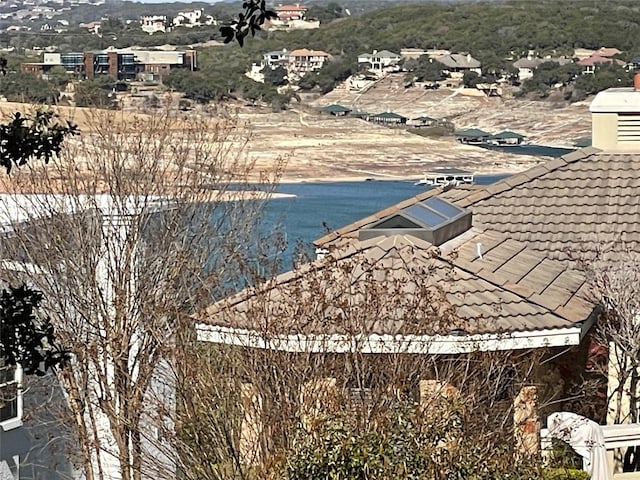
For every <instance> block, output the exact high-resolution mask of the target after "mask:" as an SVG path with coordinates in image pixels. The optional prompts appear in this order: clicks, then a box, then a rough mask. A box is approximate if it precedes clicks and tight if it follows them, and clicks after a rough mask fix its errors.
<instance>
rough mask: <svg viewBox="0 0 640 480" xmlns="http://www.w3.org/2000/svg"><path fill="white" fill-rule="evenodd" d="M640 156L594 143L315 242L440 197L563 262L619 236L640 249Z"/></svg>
mask: <svg viewBox="0 0 640 480" xmlns="http://www.w3.org/2000/svg"><path fill="white" fill-rule="evenodd" d="M639 172H640V155H638V154H632V153H603V152H601V151H600V150H598V149H597V148H593V147H588V148H585V149H583V150H578V151H575V152H572V153H569V154H567V155H564V156H563V157H560V158H556V159H553V160H550V161H548V162H546V163H545V164H543V165H539V166H537V167H534V168H532V169H529V170H527V171H525V172H523V173H520V174H517V175H513V176H511V177H508V178H506V179H504V180H501V181H499V182H497V183H494V184H492V185H487V186H483V187H479V188H478V187H476V188H472V189H470V188H468V187H465V188H460V187H456V188H453V189H451V190H449V191H446V192H444V193H443V192H442V190H440V189H433V190H427V191H425V192H423V193H421V194H420V195H417V196H416V197H413V198H411V199H408V200H405V201H404V202H401V203H399V204H398V205H394V206H392V207H389V208H387V209H385V210H382V211H380V212H377V213H376V214H374V215H371V216H369V217H367V218H364V219H362V220H360V221H358V222H355V223H353V224H351V225H347V226H345V227H343V228H341V229H339V230H337V231H335V232H332V233H330V234H328V235H325V236H324V237H322V238H320V239H318V240H316V242H315V244H316V245H317V246H323V247H329V246H331V245H344V244H346V243H349V242H351V241H353V239H355V238H357V235H358V232H357V231H358V230H359V229H360V228H362V227H365V226H367V225H370V224H372V223H374V222H376V221H378V220H380V219H381V218H383V217H386V216H387V215H389V214H391V213H394V212H396V211H397V210H399V209H402V208H405V207H407V206H409V205H412V204H413V203H416V202H418V201H421V200H423V199H425V198H427V197H429V196H432V195H440V196H441V197H442V198H445V199H447V200H449V201H450V202H452V203H455V204H456V205H458V206H460V207H463V208H468V209H470V210H471V211H472V214H473V225H474V226H475V227H479V228H483V229H488V230H493V231H496V232H499V233H501V234H503V235H506V236H508V237H509V238H510V239H513V240H517V241H521V242H524V243H526V244H527V246H528V247H529V248H530V249H532V250H536V251H539V252H544V253H545V255H546V256H549V257H551V258H556V259H560V260H564V259H567V258H568V253H569V252H570V251H578V250H579V251H583V250H590V249H594V248H596V247H597V246H598V245H600V244H606V243H610V242H615V241H617V240H621V241H623V242H625V244H626V246H627V247H629V248H633V249H635V250H640V195H639V194H638V192H640V175H639Z"/></svg>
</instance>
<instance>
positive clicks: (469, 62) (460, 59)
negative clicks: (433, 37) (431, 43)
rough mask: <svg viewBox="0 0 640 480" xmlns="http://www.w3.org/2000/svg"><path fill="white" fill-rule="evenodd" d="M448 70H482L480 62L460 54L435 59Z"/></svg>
mask: <svg viewBox="0 0 640 480" xmlns="http://www.w3.org/2000/svg"><path fill="white" fill-rule="evenodd" d="M435 60H436V61H437V62H440V63H442V64H443V65H444V66H445V67H448V68H480V62H479V61H478V60H476V59H475V58H473V57H471V56H470V55H469V56H467V55H462V54H460V53H452V54H450V55H443V56H441V57H437V58H436V59H435Z"/></svg>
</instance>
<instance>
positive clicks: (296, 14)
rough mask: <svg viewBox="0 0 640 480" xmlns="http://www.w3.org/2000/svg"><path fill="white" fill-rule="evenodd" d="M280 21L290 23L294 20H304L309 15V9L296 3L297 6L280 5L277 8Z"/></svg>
mask: <svg viewBox="0 0 640 480" xmlns="http://www.w3.org/2000/svg"><path fill="white" fill-rule="evenodd" d="M274 10H275V12H276V15H278V20H281V21H283V22H289V21H292V20H304V19H305V15H306V13H307V7H304V6H302V5H300V4H299V3H296V4H295V5H279V6H277V7H275V9H274Z"/></svg>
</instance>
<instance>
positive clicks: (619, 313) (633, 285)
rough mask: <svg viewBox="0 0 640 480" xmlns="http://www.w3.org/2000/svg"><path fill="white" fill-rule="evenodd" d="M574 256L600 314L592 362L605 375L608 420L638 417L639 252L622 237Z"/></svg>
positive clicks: (639, 409)
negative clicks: (600, 307) (619, 240)
mask: <svg viewBox="0 0 640 480" xmlns="http://www.w3.org/2000/svg"><path fill="white" fill-rule="evenodd" d="M598 245H599V247H598V248H594V249H593V250H592V251H590V252H588V254H587V253H582V254H580V255H576V260H577V262H578V265H579V268H580V269H581V270H583V271H584V272H586V276H587V278H588V281H589V287H590V289H591V292H592V295H593V297H594V299H595V300H597V301H599V302H600V303H601V304H602V307H603V308H602V310H603V312H602V315H601V318H600V320H599V322H598V324H597V328H596V330H595V332H594V337H593V338H594V340H595V343H594V345H593V346H592V349H591V350H592V351H591V356H592V361H591V366H592V370H594V373H596V374H598V375H600V377H601V378H604V379H606V381H605V382H606V383H608V385H607V395H606V404H607V407H608V408H607V421H608V422H610V423H628V422H638V421H640V384H639V380H640V316H639V315H640V282H639V280H640V254H638V253H637V252H636V251H635V250H634V249H633V248H630V247H631V246H629V245H625V244H624V243H623V242H614V243H613V244H606V243H600V244H598Z"/></svg>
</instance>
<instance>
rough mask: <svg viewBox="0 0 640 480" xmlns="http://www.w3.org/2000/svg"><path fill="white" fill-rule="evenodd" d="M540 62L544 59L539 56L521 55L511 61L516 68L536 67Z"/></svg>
mask: <svg viewBox="0 0 640 480" xmlns="http://www.w3.org/2000/svg"><path fill="white" fill-rule="evenodd" d="M542 63H544V60H543V59H541V58H529V57H523V58H519V59H518V60H516V61H515V62H513V66H514V67H516V68H538V66H539V65H540V64H542Z"/></svg>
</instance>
